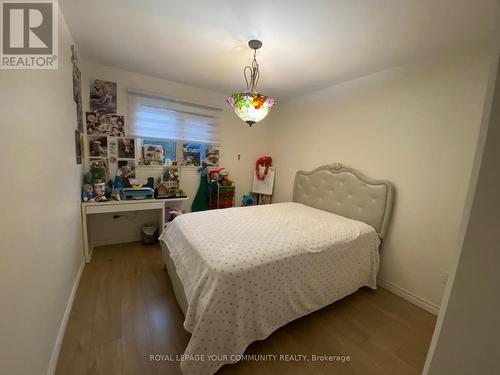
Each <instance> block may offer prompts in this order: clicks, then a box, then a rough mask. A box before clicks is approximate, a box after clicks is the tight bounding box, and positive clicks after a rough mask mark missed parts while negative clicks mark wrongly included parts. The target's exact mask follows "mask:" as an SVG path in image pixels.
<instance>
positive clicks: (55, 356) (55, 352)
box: [47, 259, 85, 375]
mask: <svg viewBox="0 0 500 375" xmlns="http://www.w3.org/2000/svg"><path fill="white" fill-rule="evenodd" d="M84 267H85V259H82V262H81V263H80V268H79V269H78V272H77V274H76V277H75V282H74V283H73V288H72V289H71V293H70V295H69V298H68V303H67V304H66V310H65V311H64V315H63V318H62V321H61V325H60V326H59V332H58V333H57V338H56V343H55V345H54V349H52V356H51V357H50V362H49V368H48V370H47V375H53V374H54V373H55V372H56V368H57V361H58V360H59V354H60V353H61V345H62V341H63V338H64V334H65V333H66V327H67V326H68V319H69V315H70V314H71V308H72V307H73V302H75V296H76V291H77V290H78V285H79V284H80V278H81V277H82V273H83V269H84Z"/></svg>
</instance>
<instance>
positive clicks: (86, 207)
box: [82, 198, 188, 263]
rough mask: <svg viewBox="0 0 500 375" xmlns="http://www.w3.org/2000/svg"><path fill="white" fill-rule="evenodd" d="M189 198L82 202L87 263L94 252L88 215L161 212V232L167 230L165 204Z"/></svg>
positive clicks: (84, 247)
mask: <svg viewBox="0 0 500 375" xmlns="http://www.w3.org/2000/svg"><path fill="white" fill-rule="evenodd" d="M187 199H188V198H169V199H142V200H125V201H109V202H82V231H83V250H84V252H85V261H86V262H87V263H90V260H91V259H92V252H93V251H94V243H93V241H92V235H91V233H89V229H88V223H87V219H88V215H94V214H104V213H110V212H126V211H144V210H159V211H160V215H161V217H160V232H161V231H163V229H165V226H166V223H165V204H170V203H173V202H181V201H185V200H187Z"/></svg>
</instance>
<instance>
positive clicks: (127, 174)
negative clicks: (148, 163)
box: [117, 160, 135, 182]
mask: <svg viewBox="0 0 500 375" xmlns="http://www.w3.org/2000/svg"><path fill="white" fill-rule="evenodd" d="M117 175H119V176H120V178H121V180H122V182H123V181H125V180H127V179H129V178H135V161H134V160H118V172H117Z"/></svg>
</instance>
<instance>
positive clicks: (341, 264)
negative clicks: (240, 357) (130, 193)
mask: <svg viewBox="0 0 500 375" xmlns="http://www.w3.org/2000/svg"><path fill="white" fill-rule="evenodd" d="M160 239H161V240H162V241H164V242H165V243H166V245H167V246H168V249H169V251H170V256H171V258H172V260H173V261H174V264H175V266H176V269H177V273H178V275H179V278H180V280H181V282H182V284H183V286H184V290H185V294H186V297H187V301H188V310H187V313H186V320H185V322H184V327H185V329H186V330H188V331H189V332H191V333H192V336H191V340H190V342H189V344H188V346H187V348H186V351H185V353H184V354H185V357H184V358H185V360H183V361H182V362H181V369H182V371H183V373H184V374H202V375H210V374H213V373H215V372H216V371H217V370H218V369H219V368H220V367H221V366H222V365H223V364H225V363H231V362H234V361H235V358H237V357H235V356H234V355H235V354H236V355H237V354H243V352H244V351H245V349H246V347H247V346H248V345H249V344H250V343H251V342H252V341H255V340H261V339H264V338H266V337H267V336H269V334H271V333H272V332H273V331H274V330H276V329H277V328H279V327H281V326H283V325H285V324H286V323H288V322H290V321H292V320H295V319H297V318H299V317H301V316H303V315H306V314H308V313H310V312H312V311H315V310H318V309H320V308H322V307H324V306H326V305H329V304H330V303H332V302H334V301H336V300H338V299H340V298H343V297H345V296H347V295H349V294H351V293H353V292H355V291H356V290H357V289H359V288H360V287H362V286H365V285H366V286H369V287H371V288H375V287H376V283H375V282H376V275H377V271H378V267H379V255H378V245H379V239H378V235H377V233H376V232H375V230H374V229H373V228H372V227H370V226H369V225H367V224H364V223H362V222H359V221H355V220H350V219H346V218H344V217H342V216H337V215H334V214H331V213H328V212H326V211H322V210H317V209H314V208H311V207H308V206H304V205H302V204H298V203H278V204H272V205H264V206H254V207H242V208H233V209H224V210H213V211H205V212H197V213H190V214H185V215H182V216H179V217H177V218H176V219H175V220H174V221H173V222H172V224H170V225H169V226H168V228H167V229H166V230H165V231H164V232H163V234H162V235H161V237H160ZM196 355H202V356H203V357H201V358H202V359H203V360H202V361H197V360H195V359H200V357H199V356H198V357H196ZM210 355H217V359H215V360H214V357H211V358H209V357H208V356H210ZM191 356H192V357H191ZM190 358H192V359H193V360H190Z"/></svg>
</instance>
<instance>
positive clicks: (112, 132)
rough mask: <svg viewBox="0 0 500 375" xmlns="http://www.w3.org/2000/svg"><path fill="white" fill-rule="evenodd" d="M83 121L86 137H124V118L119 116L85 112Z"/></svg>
mask: <svg viewBox="0 0 500 375" xmlns="http://www.w3.org/2000/svg"><path fill="white" fill-rule="evenodd" d="M85 120H86V122H87V134H88V135H109V136H113V137H123V136H125V118H124V117H123V116H121V115H99V114H98V113H95V112H86V113H85Z"/></svg>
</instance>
